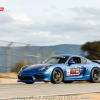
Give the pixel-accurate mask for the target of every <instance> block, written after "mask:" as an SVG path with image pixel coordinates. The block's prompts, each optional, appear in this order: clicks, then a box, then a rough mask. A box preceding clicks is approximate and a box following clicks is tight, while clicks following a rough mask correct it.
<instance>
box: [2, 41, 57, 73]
mask: <svg viewBox="0 0 100 100" xmlns="http://www.w3.org/2000/svg"><path fill="white" fill-rule="evenodd" d="M55 54H56V52H55V51H54V50H51V49H50V48H47V47H43V46H35V45H31V44H24V43H16V42H7V41H0V73H6V72H7V73H8V74H9V73H10V72H11V68H12V67H15V66H16V63H17V62H19V61H22V62H23V63H24V65H27V64H39V63H41V62H42V61H43V60H45V59H47V58H49V57H51V56H53V55H55Z"/></svg>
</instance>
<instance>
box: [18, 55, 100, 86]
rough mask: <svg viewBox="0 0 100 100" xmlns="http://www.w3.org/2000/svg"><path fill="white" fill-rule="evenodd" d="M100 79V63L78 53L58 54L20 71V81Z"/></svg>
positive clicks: (28, 82)
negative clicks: (77, 54)
mask: <svg viewBox="0 0 100 100" xmlns="http://www.w3.org/2000/svg"><path fill="white" fill-rule="evenodd" d="M82 80H87V81H89V82H94V83H97V82H99V80H100V65H99V64H98V62H97V61H95V60H93V61H91V60H88V59H87V58H84V57H81V56H76V55H67V54H65V55H56V56H53V57H51V58H49V59H47V60H45V61H43V62H42V63H41V64H37V65H26V66H24V67H22V68H21V70H20V71H19V73H18V82H25V83H26V84H33V83H34V82H35V81H44V82H49V81H50V82H51V83H57V84H58V83H60V82H64V83H72V82H73V81H82Z"/></svg>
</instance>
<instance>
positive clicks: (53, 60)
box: [42, 57, 68, 64]
mask: <svg viewBox="0 0 100 100" xmlns="http://www.w3.org/2000/svg"><path fill="white" fill-rule="evenodd" d="M67 59H68V57H52V58H50V59H47V60H45V61H44V62H42V63H43V64H64V63H65V62H66V61H67Z"/></svg>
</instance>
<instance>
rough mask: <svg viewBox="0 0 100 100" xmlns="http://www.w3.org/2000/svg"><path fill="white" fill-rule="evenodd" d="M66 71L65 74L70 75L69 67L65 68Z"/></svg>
mask: <svg viewBox="0 0 100 100" xmlns="http://www.w3.org/2000/svg"><path fill="white" fill-rule="evenodd" d="M66 72H67V76H68V75H70V68H67V69H66Z"/></svg>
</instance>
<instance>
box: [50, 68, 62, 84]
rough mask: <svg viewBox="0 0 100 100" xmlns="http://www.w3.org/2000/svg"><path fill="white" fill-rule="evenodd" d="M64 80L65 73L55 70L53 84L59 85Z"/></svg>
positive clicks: (52, 78) (52, 77)
mask: <svg viewBox="0 0 100 100" xmlns="http://www.w3.org/2000/svg"><path fill="white" fill-rule="evenodd" d="M62 80H63V72H62V70H61V69H59V68H55V69H54V70H53V72H52V75H51V83H53V84H59V83H60V82H62Z"/></svg>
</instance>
